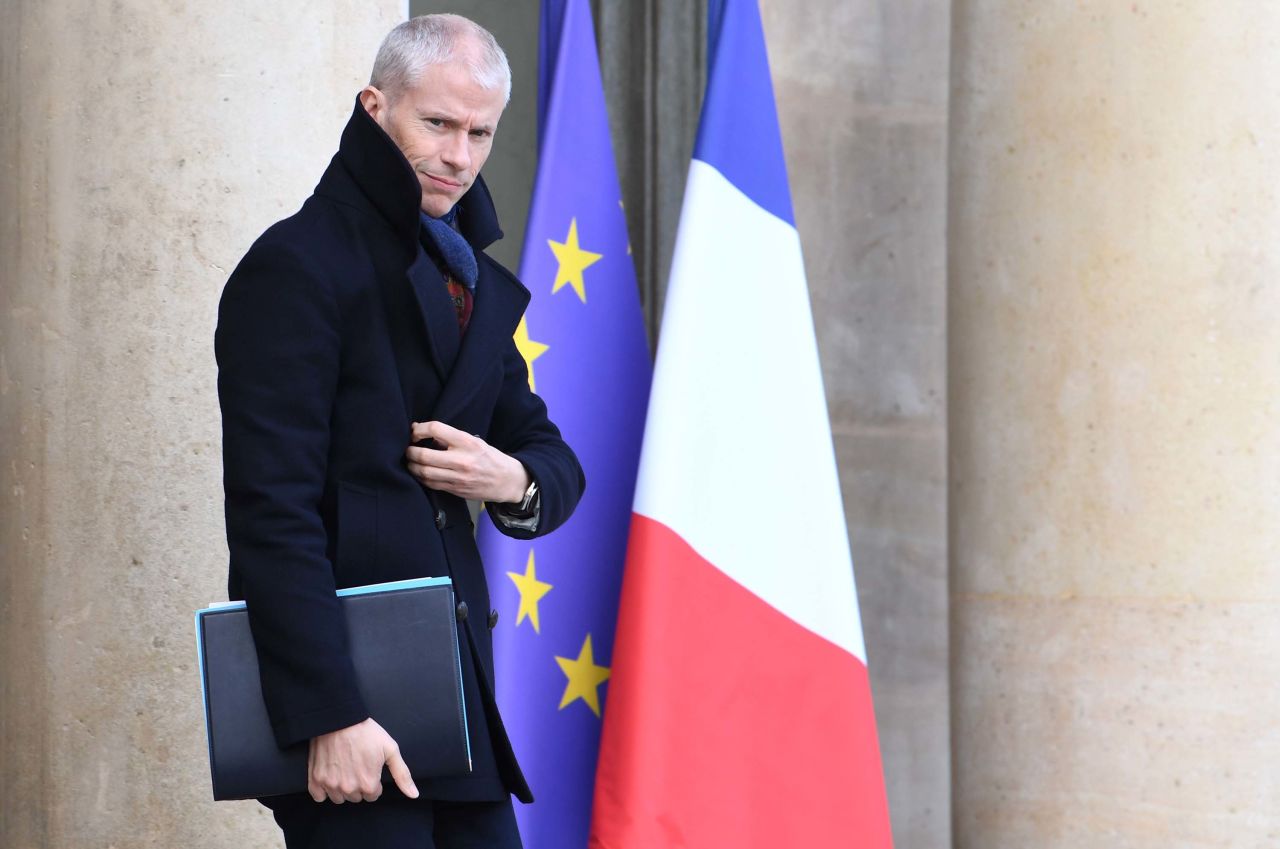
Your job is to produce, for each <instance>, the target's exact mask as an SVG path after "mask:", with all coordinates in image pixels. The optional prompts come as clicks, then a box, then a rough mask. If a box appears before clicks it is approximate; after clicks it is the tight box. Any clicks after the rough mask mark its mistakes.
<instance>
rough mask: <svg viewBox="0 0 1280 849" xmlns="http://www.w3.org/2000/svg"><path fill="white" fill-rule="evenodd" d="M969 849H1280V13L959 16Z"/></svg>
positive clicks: (957, 692)
mask: <svg viewBox="0 0 1280 849" xmlns="http://www.w3.org/2000/svg"><path fill="white" fill-rule="evenodd" d="M953 16H954V22H955V27H954V41H953V56H954V59H953V79H952V99H951V103H952V126H951V156H950V161H951V183H950V279H951V290H950V302H949V364H950V384H949V387H950V389H949V391H950V399H949V410H950V489H951V500H950V504H951V516H950V544H951V552H952V562H953V572H952V609H951V612H952V621H953V631H952V637H953V642H952V676H953V677H952V681H953V745H954V753H955V759H954V796H953V801H954V806H955V836H956V845H957V846H958V847H962V849H967V848H968V847H973V848H974V849H979V848H980V849H999V847H1011V848H1012V847H1028V846H1034V847H1038V849H1049V848H1050V847H1068V846H1069V847H1090V849H1092V847H1104V846H1105V847H1108V849H1121V848H1122V847H1152V849H1155V847H1161V849H1164V847H1169V846H1179V847H1201V846H1204V847H1208V846H1273V845H1277V844H1278V843H1280V805H1277V782H1278V779H1280V772H1278V771H1277V767H1276V764H1277V763H1280V685H1278V684H1277V682H1280V285H1278V282H1280V203H1277V191H1278V189H1280V84H1278V83H1277V80H1280V52H1278V51H1277V49H1276V45H1277V44H1280V7H1275V6H1273V5H1272V4H1261V3H1254V2H1248V0H1227V2H1223V1H1222V0H1188V1H1187V2H1181V3H1164V2H1145V1H1144V0H1140V1H1139V2H1136V3H1132V2H1124V3H1117V2H1109V0H1089V2H1076V0H1070V2H1068V0H1045V1H1044V2H1035V3H1012V2H997V0H958V2H956V3H955V4H954V7H953Z"/></svg>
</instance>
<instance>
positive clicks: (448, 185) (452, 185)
mask: <svg viewBox="0 0 1280 849" xmlns="http://www.w3.org/2000/svg"><path fill="white" fill-rule="evenodd" d="M422 175H423V176H424V177H426V178H427V179H428V180H430V181H431V182H432V183H434V184H435V185H437V186H439V187H440V188H442V189H445V190H446V191H455V190H457V189H460V188H462V183H460V182H458V181H457V180H450V179H448V178H447V177H437V176H436V175H435V174H428V173H426V172H425V171H424V172H422Z"/></svg>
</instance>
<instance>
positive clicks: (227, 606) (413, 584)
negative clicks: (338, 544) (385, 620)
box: [196, 578, 471, 764]
mask: <svg viewBox="0 0 1280 849" xmlns="http://www.w3.org/2000/svg"><path fill="white" fill-rule="evenodd" d="M438 586H448V587H450V588H452V586H453V580H452V579H451V578H411V579H409V580H407V581H387V582H386V583H382V584H367V585H366V586H363V587H347V588H346V589H342V590H338V598H342V597H343V596H349V595H365V594H367V593H383V592H388V591H390V590H412V589H417V588H418V587H438ZM244 609H245V603H244V602H243V601H227V602H222V603H220V604H215V605H213V606H212V607H202V608H201V609H199V610H197V611H196V662H197V663H198V664H199V665H200V699H201V701H202V702H203V703H204V739H205V743H206V744H207V745H208V747H209V762H210V763H213V735H212V734H210V733H209V730H210V729H209V685H208V682H206V681H205V672H204V631H202V630H201V628H200V620H201V618H202V617H203V616H204V615H205V614H207V613H225V612H226V611H228V610H244ZM458 680H459V681H461V680H462V652H458ZM461 701H462V728H463V730H464V731H465V730H466V729H467V728H469V727H470V726H469V725H468V724H467V700H466V698H465V696H464V697H463V698H462V700H461ZM466 739H467V763H468V764H470V763H471V734H470V733H469V732H468V733H467V734H466Z"/></svg>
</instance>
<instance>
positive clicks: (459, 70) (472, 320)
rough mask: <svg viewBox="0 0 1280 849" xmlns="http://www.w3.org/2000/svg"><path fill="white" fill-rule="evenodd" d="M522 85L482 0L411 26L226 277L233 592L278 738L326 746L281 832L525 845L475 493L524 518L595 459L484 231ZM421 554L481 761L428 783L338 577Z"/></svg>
mask: <svg viewBox="0 0 1280 849" xmlns="http://www.w3.org/2000/svg"><path fill="white" fill-rule="evenodd" d="M510 86H511V79H510V71H509V70H508V67H507V62H506V57H505V56H504V55H503V53H502V50H501V48H499V47H498V45H497V44H496V43H495V42H494V40H493V37H492V36H491V35H490V34H489V33H488V32H486V31H485V30H484V29H482V28H481V27H479V26H478V25H476V24H474V23H473V22H471V21H469V20H467V19H465V18H461V17H458V16H455V15H429V16H424V17H421V18H415V19H413V20H411V21H408V22H406V23H404V24H401V25H400V26H399V27H396V29H395V30H393V31H392V32H391V34H390V35H388V36H387V39H386V40H385V41H384V43H383V46H382V48H381V49H380V51H379V53H378V57H377V60H376V62H375V65H374V72H373V77H372V79H371V81H370V84H369V85H368V86H367V87H366V88H364V89H363V90H362V91H361V92H360V95H359V99H358V102H357V103H356V106H355V109H354V111H353V114H352V116H351V119H350V121H349V122H348V124H347V127H346V129H345V130H344V131H343V135H342V141H341V145H340V147H339V151H338V154H337V155H336V156H335V157H334V159H333V162H332V164H331V165H330V166H329V168H328V170H327V171H326V172H325V174H324V176H323V177H322V178H321V181H320V183H319V185H318V186H317V187H316V191H315V194H314V195H313V196H312V197H311V198H310V199H308V200H307V202H306V203H305V204H304V205H303V207H302V209H301V210H300V211H299V212H298V213H297V214H295V215H293V216H291V217H290V218H287V219H285V220H284V221H281V222H279V223H277V224H276V225H274V226H273V227H271V228H270V229H269V230H267V232H266V233H264V234H263V235H262V237H260V238H259V239H258V241H257V242H255V244H254V245H253V247H252V248H251V249H250V250H249V252H248V254H247V255H246V256H245V258H244V259H243V260H242V261H241V263H240V265H239V267H238V268H237V269H236V271H235V272H234V274H233V275H232V277H231V279H230V281H229V282H228V284H227V288H226V290H225V292H224V293H223V298H222V304H221V307H220V311H219V324H218V332H217V340H216V347H217V355H218V364H219V379H218V384H219V397H220V399H221V403H222V413H223V448H224V452H223V453H224V466H225V485H226V513H227V537H228V542H229V546H230V551H231V568H230V581H229V584H230V592H231V595H232V598H244V599H246V601H247V603H248V609H249V616H250V623H251V625H252V627H253V633H254V639H255V643H256V645H257V649H258V656H259V665H260V667H261V670H262V683H263V692H264V695H265V697H266V701H267V708H268V712H269V714H270V716H271V719H272V724H273V727H274V730H275V734H276V739H277V742H278V743H279V745H281V746H289V745H301V744H303V743H305V742H306V741H309V743H308V745H309V746H310V767H309V781H308V789H309V794H299V795H297V796H289V797H276V798H272V799H267V800H264V802H265V803H266V804H267V805H268V806H270V807H271V808H272V809H273V810H274V812H275V816H276V820H277V822H278V823H279V824H280V826H281V827H282V828H283V829H284V833H285V840H286V843H287V845H288V847H289V849H300V847H309V848H310V849H318V847H348V846H350V847H354V846H360V847H368V849H375V848H376V847H409V846H413V847H440V849H461V847H481V846H483V847H518V846H519V845H520V838H519V835H518V834H517V832H516V827H515V817H514V813H513V811H512V807H511V799H510V796H511V794H515V795H516V796H517V797H519V798H520V799H522V800H524V801H532V796H531V794H530V792H529V788H528V785H527V784H526V783H525V780H524V777H523V775H522V774H521V772H520V768H519V766H518V764H517V763H516V759H515V756H514V754H513V753H512V751H511V745H510V742H509V741H508V739H507V735H506V732H505V730H504V729H503V725H502V720H501V717H500V716H499V714H498V710H497V706H496V704H495V701H494V696H493V692H494V683H493V657H492V642H491V639H490V633H489V631H490V628H492V625H493V621H494V616H493V615H490V616H488V617H486V615H485V614H486V612H487V611H488V610H489V596H488V590H487V587H486V586H485V581H484V573H483V569H482V566H481V563H480V557H479V554H478V552H477V550H476V545H475V540H474V534H473V528H472V524H471V516H470V513H469V511H468V509H467V504H466V501H467V499H479V500H483V501H485V502H486V503H487V505H488V509H489V512H490V515H491V516H492V517H493V519H494V521H495V522H496V523H497V525H498V527H499V528H500V529H502V530H503V532H504V533H507V534H510V535H512V536H516V537H520V538H530V537H533V536H537V535H541V534H545V533H548V532H550V531H551V530H553V529H554V528H556V527H557V526H559V525H560V524H561V523H563V522H564V521H565V520H566V519H567V518H568V517H569V514H570V513H572V511H573V508H574V506H575V505H576V504H577V502H578V499H579V497H580V496H581V493H582V488H583V486H584V485H585V482H584V479H583V476H582V470H581V468H580V466H579V464H578V461H577V459H576V457H575V456H574V454H573V452H572V451H571V450H570V449H569V447H568V446H567V445H566V444H565V443H564V442H563V440H562V439H561V438H560V433H559V431H558V430H557V429H556V427H555V425H554V424H552V423H551V421H550V420H549V419H548V417H547V413H546V408H545V406H544V405H543V403H542V401H541V400H539V399H538V397H537V396H536V395H534V394H533V393H532V392H531V391H530V390H529V386H528V378H527V372H526V368H525V365H524V361H523V360H522V358H521V357H520V355H519V353H518V352H517V350H516V348H515V345H514V343H513V341H512V334H513V332H514V330H515V328H516V325H517V323H518V322H519V319H520V316H521V314H522V313H523V311H524V308H525V306H526V305H527V303H528V299H529V294H528V291H527V290H525V289H524V287H523V286H521V285H520V283H519V281H517V280H516V279H515V278H514V277H513V276H512V275H511V274H510V273H509V272H507V271H506V270H505V269H503V268H501V267H500V266H499V265H497V263H495V262H493V261H492V260H491V259H489V258H488V257H487V256H486V255H485V254H484V253H483V252H482V249H483V248H484V247H486V246H487V245H489V244H491V243H492V242H493V241H494V240H496V239H497V238H499V237H500V236H501V231H500V230H499V229H498V226H497V219H496V216H495V213H494V210H493V204H492V201H491V200H490V198H489V193H488V190H487V189H486V188H485V185H484V182H483V180H481V179H480V177H479V172H480V168H481V166H482V165H483V164H484V162H485V159H486V158H487V157H488V155H489V150H490V146H491V145H492V142H493V136H494V132H495V130H496V129H497V126H498V121H499V119H500V118H501V116H502V111H503V109H504V107H505V106H506V102H507V98H508V96H509V93H510ZM428 575H449V576H451V577H452V578H453V581H454V587H455V590H456V591H457V593H458V595H459V597H460V599H461V603H460V604H459V609H458V614H459V619H460V620H461V622H462V627H461V628H460V629H459V635H460V640H461V643H462V645H461V649H462V653H463V689H464V694H465V699H466V703H467V704H466V707H467V714H468V719H469V724H470V727H471V740H470V742H471V748H472V758H473V764H474V766H473V771H472V773H471V774H469V775H465V776H456V777H450V778H445V779H433V780H431V781H429V782H426V781H424V782H421V783H419V784H418V785H416V786H415V783H414V780H413V778H412V777H411V774H410V773H411V770H412V769H413V768H414V764H405V762H404V760H403V759H402V758H401V757H400V753H399V750H398V748H397V746H396V743H395V741H394V740H392V739H391V737H390V736H389V735H388V734H387V732H386V731H385V730H383V728H382V727H381V726H379V725H378V723H377V722H376V721H375V718H373V717H371V716H370V715H369V712H368V711H367V710H366V708H365V706H364V703H363V700H362V698H361V694H360V692H359V688H358V687H357V685H356V682H355V676H354V673H353V670H352V668H351V660H350V656H349V653H348V650H347V644H346V633H345V628H344V624H343V621H342V619H341V615H340V612H339V610H338V607H337V603H336V601H335V597H334V592H335V590H336V589H337V588H340V587H344V586H356V585H361V584H371V583H378V582H382V581H392V580H399V579H404V578H414V577H421V576H428ZM384 768H385V769H386V770H387V771H388V772H389V774H390V776H391V777H392V779H393V780H394V783H393V784H392V783H388V785H387V786H386V789H385V792H384V787H383V782H382V776H383V771H384ZM352 803H359V804H352Z"/></svg>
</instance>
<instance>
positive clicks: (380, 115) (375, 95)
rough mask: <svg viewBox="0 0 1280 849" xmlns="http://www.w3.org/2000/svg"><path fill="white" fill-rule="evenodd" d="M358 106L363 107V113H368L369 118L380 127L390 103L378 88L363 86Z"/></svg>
mask: <svg viewBox="0 0 1280 849" xmlns="http://www.w3.org/2000/svg"><path fill="white" fill-rule="evenodd" d="M360 105H361V106H363V107H364V111H366V112H368V113H369V117H370V118H372V119H373V120H375V121H377V122H378V126H379V127H381V126H382V123H383V121H384V120H386V113H387V109H388V107H389V106H390V101H389V100H388V99H387V95H386V94H385V93H384V92H383V91H382V90H381V89H378V88H374V87H373V86H371V85H367V86H365V87H364V88H363V89H361V90H360Z"/></svg>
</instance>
